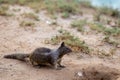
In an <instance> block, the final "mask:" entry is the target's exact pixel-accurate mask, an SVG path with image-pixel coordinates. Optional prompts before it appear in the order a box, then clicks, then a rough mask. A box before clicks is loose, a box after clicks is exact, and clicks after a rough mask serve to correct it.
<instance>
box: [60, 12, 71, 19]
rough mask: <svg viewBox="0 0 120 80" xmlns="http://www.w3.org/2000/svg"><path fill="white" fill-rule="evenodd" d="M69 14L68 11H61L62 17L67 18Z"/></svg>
mask: <svg viewBox="0 0 120 80" xmlns="http://www.w3.org/2000/svg"><path fill="white" fill-rule="evenodd" d="M69 16H70V14H69V13H68V12H63V13H62V18H68V17H69Z"/></svg>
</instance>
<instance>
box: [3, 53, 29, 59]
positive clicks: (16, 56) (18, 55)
mask: <svg viewBox="0 0 120 80" xmlns="http://www.w3.org/2000/svg"><path fill="white" fill-rule="evenodd" d="M29 56H30V54H22V53H18V54H10V55H5V56H4V58H8V59H17V60H20V61H25V58H28V57H29Z"/></svg>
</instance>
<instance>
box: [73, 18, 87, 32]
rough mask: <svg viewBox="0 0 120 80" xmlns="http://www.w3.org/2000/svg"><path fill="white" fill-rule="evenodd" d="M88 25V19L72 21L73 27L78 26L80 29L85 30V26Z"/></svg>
mask: <svg viewBox="0 0 120 80" xmlns="http://www.w3.org/2000/svg"><path fill="white" fill-rule="evenodd" d="M85 25H86V20H75V21H73V22H72V23H71V26H72V27H73V28H77V30H78V31H81V32H83V31H84V26H85Z"/></svg>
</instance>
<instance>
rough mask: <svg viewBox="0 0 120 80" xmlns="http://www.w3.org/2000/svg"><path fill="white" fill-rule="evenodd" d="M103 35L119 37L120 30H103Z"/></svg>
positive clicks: (115, 28)
mask: <svg viewBox="0 0 120 80" xmlns="http://www.w3.org/2000/svg"><path fill="white" fill-rule="evenodd" d="M104 33H105V34H106V35H113V36H117V35H120V28H118V27H114V28H105V29H104Z"/></svg>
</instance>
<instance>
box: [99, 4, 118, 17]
mask: <svg viewBox="0 0 120 80" xmlns="http://www.w3.org/2000/svg"><path fill="white" fill-rule="evenodd" d="M99 12H100V13H101V14H105V15H108V16H113V17H119V16H120V11H119V10H118V9H113V8H109V7H106V6H103V7H101V8H99Z"/></svg>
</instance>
